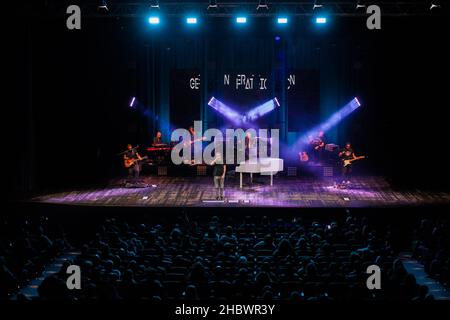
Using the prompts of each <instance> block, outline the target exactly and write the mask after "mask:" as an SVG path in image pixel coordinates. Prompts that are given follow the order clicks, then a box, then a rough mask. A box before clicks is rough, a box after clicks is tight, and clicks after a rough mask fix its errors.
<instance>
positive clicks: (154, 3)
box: [150, 0, 159, 9]
mask: <svg viewBox="0 0 450 320" xmlns="http://www.w3.org/2000/svg"><path fill="white" fill-rule="evenodd" d="M150 8H154V9H159V0H151V1H150Z"/></svg>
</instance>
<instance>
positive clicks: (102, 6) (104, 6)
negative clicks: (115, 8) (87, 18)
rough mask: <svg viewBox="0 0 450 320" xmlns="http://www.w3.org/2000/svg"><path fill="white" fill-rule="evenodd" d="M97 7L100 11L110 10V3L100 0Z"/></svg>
mask: <svg viewBox="0 0 450 320" xmlns="http://www.w3.org/2000/svg"><path fill="white" fill-rule="evenodd" d="M97 9H98V10H99V11H109V9H108V3H106V0H101V1H99V2H98V6H97Z"/></svg>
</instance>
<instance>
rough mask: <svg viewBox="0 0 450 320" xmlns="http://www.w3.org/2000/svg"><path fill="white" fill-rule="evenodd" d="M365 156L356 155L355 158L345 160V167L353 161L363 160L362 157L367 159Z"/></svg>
mask: <svg viewBox="0 0 450 320" xmlns="http://www.w3.org/2000/svg"><path fill="white" fill-rule="evenodd" d="M365 158H366V156H360V157H356V158H353V159H348V160H343V162H344V167H347V166H349V165H351V164H352V162H353V161H356V160H361V159H365Z"/></svg>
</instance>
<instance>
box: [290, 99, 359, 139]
mask: <svg viewBox="0 0 450 320" xmlns="http://www.w3.org/2000/svg"><path fill="white" fill-rule="evenodd" d="M360 106H361V103H360V102H359V100H358V98H356V97H355V98H353V99H352V100H351V101H350V102H349V103H347V104H346V105H345V106H343V107H342V108H341V109H340V110H338V111H336V112H335V113H333V114H332V115H331V116H330V117H329V118H328V119H327V120H326V121H325V122H323V123H321V124H320V125H318V126H316V127H314V128H313V129H312V130H310V131H308V132H307V133H305V134H304V135H303V136H301V137H300V139H299V140H298V141H297V143H296V145H297V147H303V146H304V145H305V144H308V143H309V137H311V136H313V135H314V134H315V133H317V132H319V131H324V132H327V131H328V130H330V129H331V128H332V127H334V126H335V125H337V124H338V123H339V122H341V121H342V120H343V119H345V118H346V117H347V116H348V115H350V113H352V112H353V111H355V110H356V109H358V108H359V107H360Z"/></svg>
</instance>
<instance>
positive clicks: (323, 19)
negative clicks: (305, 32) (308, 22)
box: [316, 17, 327, 24]
mask: <svg viewBox="0 0 450 320" xmlns="http://www.w3.org/2000/svg"><path fill="white" fill-rule="evenodd" d="M316 23H318V24H325V23H327V18H325V17H317V18H316Z"/></svg>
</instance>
